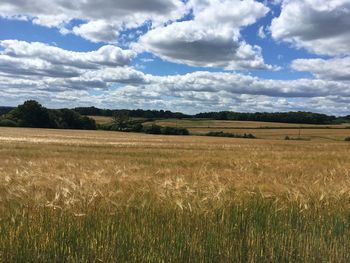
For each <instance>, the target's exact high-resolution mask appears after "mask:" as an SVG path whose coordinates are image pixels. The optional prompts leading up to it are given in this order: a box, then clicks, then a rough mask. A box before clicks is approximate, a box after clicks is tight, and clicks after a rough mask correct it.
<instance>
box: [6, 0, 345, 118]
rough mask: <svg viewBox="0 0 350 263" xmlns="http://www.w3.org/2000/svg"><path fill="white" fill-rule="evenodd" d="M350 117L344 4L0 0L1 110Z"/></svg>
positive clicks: (334, 0)
mask: <svg viewBox="0 0 350 263" xmlns="http://www.w3.org/2000/svg"><path fill="white" fill-rule="evenodd" d="M27 99H36V100H38V101H40V102H41V103H42V104H43V105H45V106H47V107H52V108H60V107H75V106H92V105H94V106H97V107H102V108H129V109H135V108H143V109H169V110H173V111H182V112H186V113H197V112H202V111H219V110H232V111H242V112H252V111H291V110H307V111H313V112H322V113H327V114H336V115H343V114H350V0H328V1H325V0H265V1H263V0H261V1H257V0H256V1H254V0H187V1H186V0H128V1H125V0H74V1H72V0H51V1H47V0H35V1H31V0H1V2H0V105H2V106H12V105H17V104H19V103H22V102H23V101H24V100H27Z"/></svg>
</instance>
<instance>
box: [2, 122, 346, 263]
mask: <svg viewBox="0 0 350 263" xmlns="http://www.w3.org/2000/svg"><path fill="white" fill-rule="evenodd" d="M279 130H280V129H274V130H272V131H275V132H276V131H279ZM291 130H293V131H294V129H291ZM304 131H308V132H310V134H311V135H312V133H313V134H317V135H316V136H318V133H319V131H318V130H317V129H305V130H303V132H304ZM322 131H324V134H322V136H324V137H327V136H328V137H330V138H339V140H338V141H336V140H331V139H329V140H311V141H285V140H273V139H260V140H259V139H252V140H251V139H234V138H214V137H205V136H155V135H146V134H133V133H118V132H105V131H76V130H45V129H21V128H0V262H6V263H7V262H350V253H349V251H350V174H349V173H350V155H349V151H350V143H349V142H345V141H341V140H340V138H341V137H344V136H345V135H346V133H347V129H322ZM251 132H252V131H251ZM252 133H253V134H254V132H252ZM338 133H339V134H338ZM257 135H258V134H257ZM311 135H310V136H311ZM278 136H280V135H278ZM266 137H269V136H266ZM271 138H273V136H271Z"/></svg>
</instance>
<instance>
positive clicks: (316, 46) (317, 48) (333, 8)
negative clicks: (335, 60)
mask: <svg viewBox="0 0 350 263" xmlns="http://www.w3.org/2000/svg"><path fill="white" fill-rule="evenodd" d="M349 28H350V1H349V0H329V1H324V0H284V1H283V3H282V11H281V14H280V16H279V17H277V18H274V19H273V21H272V23H271V27H270V30H271V34H272V37H273V38H274V39H276V40H283V41H287V42H290V43H292V44H293V45H295V46H296V47H299V48H306V49H307V50H309V51H310V52H313V53H316V54H325V55H344V54H350V45H349V43H350V30H349Z"/></svg>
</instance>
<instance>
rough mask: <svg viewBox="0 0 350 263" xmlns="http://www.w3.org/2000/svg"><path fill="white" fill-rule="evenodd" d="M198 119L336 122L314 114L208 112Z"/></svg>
mask: <svg viewBox="0 0 350 263" xmlns="http://www.w3.org/2000/svg"><path fill="white" fill-rule="evenodd" d="M195 117H196V118H210V119H215V120H235V121H264V122H284V123H304V124H329V123H332V122H333V121H335V120H336V117H334V116H328V115H325V114H319V113H312V112H302V111H298V112H273V113H269V112H256V113H240V112H230V111H222V112H207V113H199V114H196V115H195Z"/></svg>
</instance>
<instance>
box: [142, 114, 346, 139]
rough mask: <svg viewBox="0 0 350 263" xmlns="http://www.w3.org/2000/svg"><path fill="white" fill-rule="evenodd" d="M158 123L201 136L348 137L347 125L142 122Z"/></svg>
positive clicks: (247, 122) (211, 121)
mask: <svg viewBox="0 0 350 263" xmlns="http://www.w3.org/2000/svg"><path fill="white" fill-rule="evenodd" d="M151 124H157V125H160V126H170V127H184V128H187V129H188V130H189V131H190V132H191V134H197V135H203V134H205V133H208V132H211V131H223V132H227V133H235V134H245V133H246V134H249V133H251V134H253V135H255V136H256V137H258V138H260V139H275V140H283V139H284V138H285V137H286V136H289V137H290V138H299V137H300V138H301V139H304V140H315V141H342V140H344V138H346V137H349V136H350V129H349V125H346V124H339V125H315V124H292V123H276V122H256V121H218V120H205V119H184V120H176V119H165V120H157V121H153V122H148V123H145V125H151Z"/></svg>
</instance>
